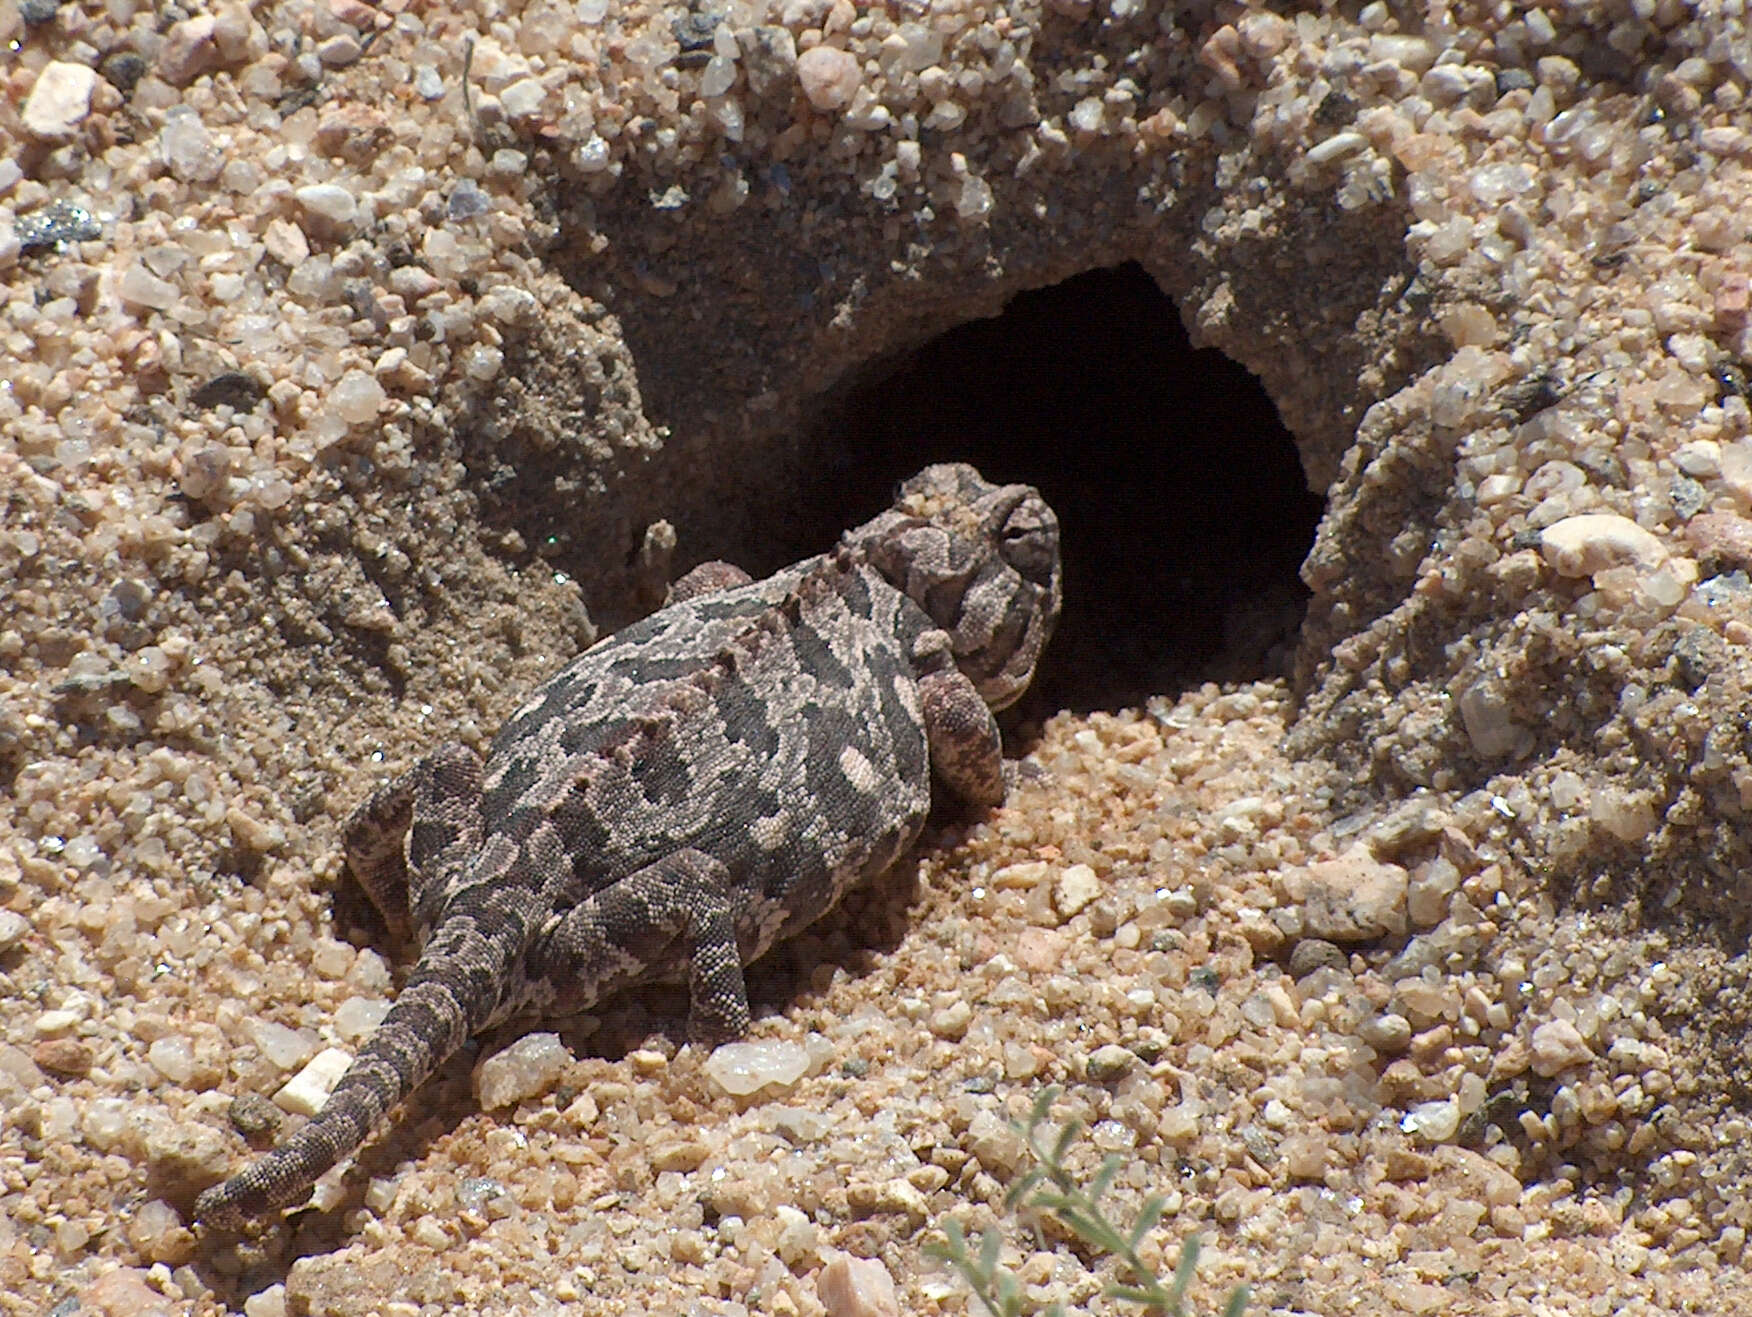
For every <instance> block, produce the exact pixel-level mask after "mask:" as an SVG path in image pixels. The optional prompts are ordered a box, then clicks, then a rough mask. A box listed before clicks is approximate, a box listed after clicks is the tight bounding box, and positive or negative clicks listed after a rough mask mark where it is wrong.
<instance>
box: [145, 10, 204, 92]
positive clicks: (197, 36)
mask: <svg viewBox="0 0 1752 1317" xmlns="http://www.w3.org/2000/svg"><path fill="white" fill-rule="evenodd" d="M217 26H218V20H217V19H215V18H214V17H213V15H212V14H199V15H197V16H196V17H194V18H185V19H184V20H183V21H182V22H180V23H176V24H174V25H172V27H171V29H170V31H169V32H167V33H165V37H164V46H163V47H162V49H160V50H159V52H158V76H159V77H161V78H163V79H164V80H165V81H166V82H168V83H169V84H170V85H171V86H173V87H186V86H188V85H189V83H191V82H193V81H194V80H195V79H196V78H198V77H200V76H201V75H202V74H203V73H206V72H207V71H208V70H210V69H212V68H214V67H215V66H216V65H217V64H218V63H219V47H218V46H217V45H216V44H215V43H214V41H213V30H214V28H215V27H217Z"/></svg>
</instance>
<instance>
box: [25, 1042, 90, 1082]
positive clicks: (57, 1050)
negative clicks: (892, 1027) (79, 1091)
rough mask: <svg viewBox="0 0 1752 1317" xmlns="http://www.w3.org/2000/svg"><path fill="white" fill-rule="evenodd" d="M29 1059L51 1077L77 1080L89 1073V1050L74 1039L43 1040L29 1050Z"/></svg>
mask: <svg viewBox="0 0 1752 1317" xmlns="http://www.w3.org/2000/svg"><path fill="white" fill-rule="evenodd" d="M30 1059H31V1060H32V1061H34V1062H36V1063H37V1065H39V1066H41V1067H42V1068H43V1069H44V1070H46V1071H47V1072H48V1073H49V1074H51V1075H60V1076H61V1077H62V1078H64V1079H78V1078H80V1077H81V1076H83V1075H87V1074H89V1073H90V1072H91V1066H92V1062H93V1061H94V1059H95V1058H94V1057H93V1055H92V1051H91V1048H90V1047H88V1046H86V1044H84V1043H82V1042H80V1041H79V1040H78V1039H75V1038H45V1039H43V1040H42V1041H41V1042H39V1043H37V1044H36V1045H35V1046H34V1047H32V1048H31V1049H30Z"/></svg>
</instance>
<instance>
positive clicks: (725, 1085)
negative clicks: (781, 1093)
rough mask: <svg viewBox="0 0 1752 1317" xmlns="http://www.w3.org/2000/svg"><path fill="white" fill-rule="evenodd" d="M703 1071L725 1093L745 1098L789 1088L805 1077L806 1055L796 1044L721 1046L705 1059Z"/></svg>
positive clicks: (775, 1042) (760, 1043) (738, 1044)
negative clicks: (776, 1089) (766, 1091)
mask: <svg viewBox="0 0 1752 1317" xmlns="http://www.w3.org/2000/svg"><path fill="white" fill-rule="evenodd" d="M705 1071H706V1075H707V1076H708V1077H709V1078H710V1079H711V1080H712V1082H713V1083H715V1084H717V1085H718V1087H719V1088H721V1089H723V1090H724V1091H725V1092H726V1093H732V1094H734V1095H735V1096H737V1097H747V1096H748V1095H749V1094H750V1093H758V1092H759V1091H760V1090H761V1089H763V1088H780V1089H787V1088H790V1087H791V1086H792V1085H794V1084H795V1083H796V1082H797V1081H798V1080H799V1079H801V1078H803V1076H804V1075H806V1074H808V1073H809V1053H808V1052H807V1051H805V1050H804V1049H803V1048H801V1047H799V1046H798V1045H797V1044H796V1043H787V1042H778V1041H773V1042H759V1043H725V1044H724V1045H723V1046H722V1047H719V1048H716V1049H715V1050H714V1051H713V1052H712V1054H711V1055H710V1056H709V1057H707V1058H706V1064H705Z"/></svg>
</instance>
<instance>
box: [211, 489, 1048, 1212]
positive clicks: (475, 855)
mask: <svg viewBox="0 0 1752 1317" xmlns="http://www.w3.org/2000/svg"><path fill="white" fill-rule="evenodd" d="M1058 608H1059V545H1058V523H1057V520H1056V519H1055V518H1054V516H1053V513H1052V510H1051V509H1050V508H1048V507H1047V505H1046V503H1045V502H1044V501H1043V500H1042V499H1041V497H1040V495H1039V494H1038V493H1036V492H1035V491H1034V490H1033V489H1031V488H1029V487H1027V486H1024V485H1001V486H1000V485H992V484H990V483H988V482H987V481H986V480H984V479H983V478H982V477H981V476H980V474H979V473H978V472H977V471H975V470H974V469H973V468H972V467H970V466H964V465H941V466H933V467H928V468H927V469H926V470H924V471H923V472H921V473H920V474H919V475H917V476H915V477H913V479H911V480H910V481H908V482H907V483H906V484H905V485H903V486H902V487H901V489H900V491H899V494H898V496H897V498H896V502H895V504H894V506H893V507H892V508H891V509H889V510H888V511H886V512H884V513H882V514H881V515H880V516H877V517H876V518H874V519H873V520H871V521H869V522H867V523H865V524H864V525H863V526H860V527H858V528H857V529H855V530H853V531H850V532H848V533H847V534H846V535H845V536H844V537H843V538H842V540H841V542H840V544H839V545H838V547H837V548H835V549H834V550H833V551H832V552H831V553H827V554H823V555H821V556H819V557H815V558H808V559H805V560H804V561H802V562H800V563H797V564H796V565H794V566H792V567H789V568H786V569H785V570H783V571H780V572H778V573H776V574H775V575H773V576H771V577H769V578H767V579H766V580H764V581H751V580H749V579H748V577H747V576H746V575H745V574H744V573H742V572H740V571H738V570H737V569H735V568H733V567H729V566H728V565H726V564H722V563H709V564H705V565H703V566H702V567H700V568H696V569H695V570H694V571H693V572H690V573H688V575H686V576H684V577H683V578H682V579H681V580H680V581H678V582H677V583H676V586H675V588H674V590H673V591H672V594H671V602H670V603H669V605H668V606H666V607H665V608H663V609H661V610H660V611H658V612H656V613H654V614H652V615H651V616H650V617H648V618H646V619H645V620H644V621H642V622H640V623H637V624H635V625H634V626H631V627H628V628H627V629H625V630H624V631H621V632H619V633H617V634H615V635H613V636H610V637H608V638H607V639H605V640H603V641H601V642H600V643H598V644H596V645H594V646H592V647H591V648H590V649H589V650H587V651H585V653H584V654H582V655H581V656H580V657H579V658H577V659H576V660H575V661H574V662H572V663H571V664H570V665H569V666H567V667H566V668H564V669H562V670H561V671H560V672H559V673H557V674H556V675H555V676H554V677H553V678H551V679H550V680H549V681H548V682H546V683H545V684H544V685H542V686H541V687H539V688H538V689H537V690H536V691H535V692H534V694H533V695H532V696H531V697H530V698H529V699H528V700H527V701H526V702H525V703H524V704H523V706H522V707H521V708H519V709H518V710H517V711H516V713H514V714H513V715H512V717H511V718H510V720H509V721H508V722H507V723H506V724H505V725H504V727H503V728H502V729H501V730H500V732H499V734H498V736H497V737H496V738H495V739H494V741H493V744H492V748H491V751H490V753H489V754H488V756H487V759H486V762H485V763H484V764H483V763H482V762H481V760H480V758H479V757H478V756H477V755H476V754H475V753H474V752H473V751H471V750H469V749H468V748H467V747H465V746H462V745H459V744H448V745H444V746H441V747H440V748H439V749H437V750H436V751H434V752H433V753H432V754H430V755H429V756H427V757H426V758H425V759H424V760H422V761H421V762H420V763H419V764H418V765H417V766H416V767H415V768H413V769H412V770H411V771H410V772H409V773H407V774H405V775H404V776H402V777H401V778H398V779H397V780H396V781H394V782H392V783H390V784H389V785H388V786H387V787H385V788H383V789H382V790H380V791H379V792H378V793H377V794H376V795H374V796H373V797H372V798H371V799H370V800H368V801H367V802H366V803H365V804H364V805H363V806H361V807H360V809H359V810H358V811H357V812H356V813H355V814H354V815H353V818H352V819H351V820H350V821H349V823H348V825H347V828H346V833H345V836H346V845H347V852H348V861H349V864H350V865H351V867H352V870H353V872H354V874H355V876H356V877H357V878H358V880H359V881H360V883H361V884H362V885H363V886H364V888H365V890H366V892H367V894H368V895H369V896H370V897H371V898H372V900H373V901H374V902H375V903H376V904H377V905H378V906H379V908H380V909H382V911H383V913H384V916H385V918H386V920H387V921H388V922H389V924H390V925H391V927H392V928H394V929H396V930H405V931H411V932H412V934H413V936H414V937H415V938H416V939H419V940H420V941H421V942H422V944H423V945H422V948H421V951H420V956H419V960H418V962H417V963H416V964H415V965H414V967H413V969H412V970H411V972H410V973H409V976H408V979H407V983H406V986H405V987H404V988H403V989H402V991H401V993H400V994H399V996H398V997H397V1000H396V1002H395V1004H394V1006H393V1007H392V1008H391V1009H390V1011H389V1013H388V1015H387V1016H386V1017H385V1018H384V1020H383V1022H382V1024H381V1025H380V1026H379V1027H378V1029H377V1030H376V1032H375V1033H374V1034H373V1035H372V1036H371V1038H370V1039H368V1040H367V1042H366V1043H365V1045H364V1047H363V1048H362V1049H361V1051H360V1053H359V1055H358V1057H357V1058H356V1059H355V1060H354V1062H353V1064H352V1066H351V1068H350V1069H348V1070H347V1072H346V1073H345V1075H343V1077H342V1078H341V1081H340V1083H339V1084H338V1085H337V1086H336V1088H335V1090H334V1092H333V1094H331V1096H330V1097H329V1099H328V1102H327V1104H326V1105H325V1106H324V1107H323V1108H322V1110H321V1111H320V1112H319V1113H318V1114H317V1115H316V1116H315V1117H314V1118H313V1119H312V1120H311V1121H310V1122H309V1123H308V1124H306V1125H305V1126H304V1127H303V1128H301V1129H299V1130H298V1131H297V1132H296V1133H295V1134H293V1136H292V1137H291V1138H290V1139H289V1140H288V1141H287V1142H286V1143H284V1144H283V1145H282V1146H280V1147H279V1148H277V1149H275V1150H274V1151H273V1152H271V1153H269V1154H267V1155H266V1156H264V1157H262V1158H261V1159H260V1160H258V1161H256V1162H255V1163H254V1164H253V1165H251V1166H250V1167H248V1168H247V1169H246V1170H244V1171H243V1172H242V1173H241V1174H238V1175H236V1176H234V1177H232V1178H231V1179H229V1180H227V1181H225V1182H224V1183H223V1184H220V1185H217V1186H215V1187H214V1188H212V1189H209V1190H208V1191H207V1192H206V1193H204V1194H202V1195H201V1197H200V1200H199V1201H198V1202H197V1203H196V1205H195V1212H196V1215H197V1216H198V1217H199V1218H200V1219H201V1220H203V1221H205V1222H207V1223H208V1224H210V1225H214V1226H224V1227H236V1226H239V1225H241V1224H242V1223H244V1222H245V1221H247V1220H248V1219H250V1218H252V1217H258V1216H261V1215H263V1214H265V1213H267V1212H270V1211H272V1210H274V1209H277V1208H282V1207H287V1206H290V1205H292V1204H293V1203H296V1202H298V1201H300V1200H301V1199H303V1198H304V1197H305V1196H306V1195H307V1194H308V1192H309V1190H310V1188H311V1186H312V1184H313V1183H314V1182H315V1181H316V1179H317V1178H318V1177H319V1176H320V1175H322V1174H323V1173H324V1172H325V1171H327V1170H329V1169H330V1168H331V1167H333V1166H334V1165H335V1164H337V1163H338V1162H339V1161H341V1160H342V1159H343V1158H345V1157H348V1156H350V1155H351V1154H352V1153H353V1152H354V1151H356V1150H357V1148H358V1147H359V1145H360V1144H361V1143H362V1142H363V1141H364V1140H365V1139H366V1138H367V1137H368V1136H369V1135H370V1134H371V1133H372V1132H373V1130H374V1129H375V1128H376V1127H377V1126H378V1124H379V1123H380V1122H381V1121H382V1119H383V1118H384V1116H385V1114H386V1113H387V1112H388V1111H389V1109H390V1108H391V1107H393V1106H394V1105H395V1104H396V1103H397V1102H399V1101H401V1100H402V1099H403V1098H404V1097H406V1096H407V1095H408V1094H409V1093H410V1092H411V1091H412V1090H413V1089H414V1088H415V1087H416V1086H417V1085H418V1084H420V1083H421V1082H422V1081H423V1080H424V1079H425V1078H426V1077H427V1076H428V1075H429V1074H431V1073H432V1071H433V1070H434V1069H435V1068H436V1067H437V1066H438V1065H440V1064H441V1063H442V1062H443V1061H444V1060H445V1059H446V1058H447V1057H449V1056H450V1055H451V1054H453V1053H454V1052H455V1051H456V1050H457V1049H458V1048H460V1047H461V1046H462V1045H463V1043H464V1042H465V1041H466V1040H467V1039H468V1038H470V1037H471V1036H472V1035H474V1034H476V1033H479V1032H480V1031H482V1030H484V1029H487V1028H489V1027H490V1026H493V1025H495V1024H498V1023H500V1022H502V1021H505V1020H507V1019H510V1018H512V1017H516V1016H523V1015H564V1014H569V1013H576V1012H578V1011H582V1010H585V1009H587V1008H589V1007H591V1006H592V1005H594V1004H595V1003H596V1002H598V1001H599V1000H600V999H601V998H603V997H604V996H606V995H607V994H610V993H613V992H617V991H620V990H622V989H624V988H627V987H630V986H633V985H636V984H639V983H645V982H651V981H653V980H672V979H685V980H686V982H687V984H688V988H689V1033H690V1036H691V1038H692V1039H693V1040H694V1041H696V1042H699V1043H701V1044H708V1043H715V1042H719V1041H723V1040H725V1039H728V1038H733V1037H736V1036H737V1035H739V1034H741V1033H742V1032H744V1031H745V1030H746V1028H747V1027H748V1023H749V1015H748V999H747V991H746V988H745V985H744V981H743V966H744V965H746V964H747V963H748V962H749V961H751V960H753V959H754V958H755V957H757V956H759V955H760V954H761V953H762V952H764V951H766V950H767V948H769V947H770V946H771V945H772V944H773V943H774V942H776V941H778V940H779V939H781V938H785V937H789V936H791V935H793V934H795V933H796V932H797V931H798V930H800V929H802V928H803V927H805V926H806V925H808V924H810V923H811V922H813V921H814V920H816V919H817V918H819V917H820V916H821V915H822V914H824V913H825V912H826V911H828V910H829V909H831V908H832V907H833V906H834V905H835V903H836V902H838V901H839V900H840V898H841V897H842V896H843V895H844V894H845V893H846V892H847V891H848V890H849V889H851V888H852V887H854V886H856V885H857V884H859V883H862V882H864V881H866V880H868V879H870V878H873V877H874V876H876V875H877V874H879V873H881V872H882V871H883V870H884V869H886V868H888V867H889V866H890V865H891V864H893V863H894V861H895V860H896V859H897V858H899V856H900V855H901V853H902V852H903V851H905V849H906V848H907V847H908V846H909V845H911V844H912V842H913V841H914V840H915V839H916V838H917V836H918V834H919V832H920V830H921V829H922V828H923V826H924V820H925V816H926V813H927V811H928V809H929V806H930V800H931V787H932V781H933V776H934V778H935V781H936V782H937V783H938V784H940V785H941V787H943V788H945V789H946V790H948V791H949V792H950V793H952V794H953V795H955V796H957V797H959V798H961V799H964V800H966V801H969V802H972V803H974V804H977V805H994V804H997V803H999V802H1000V801H1001V800H1002V799H1003V796H1004V772H1003V767H1004V766H1003V761H1002V758H1001V754H1000V746H999V740H998V731H997V725H996V723H995V722H994V720H993V717H992V712H993V710H997V709H1002V708H1004V707H1005V706H1007V705H1009V704H1010V703H1012V702H1013V701H1014V700H1015V699H1016V698H1017V697H1018V696H1019V695H1021V693H1022V691H1023V690H1024V689H1025V688H1026V686H1027V685H1028V682H1029V681H1030V680H1031V679H1032V677H1033V674H1034V667H1035V663H1036V661H1037V660H1038V658H1039V657H1040V652H1041V649H1042V647H1043V646H1044V645H1045V644H1046V641H1047V638H1048V636H1049V635H1050V634H1051V631H1052V628H1053V624H1054V622H1055V621H1056V620H1057V616H1058Z"/></svg>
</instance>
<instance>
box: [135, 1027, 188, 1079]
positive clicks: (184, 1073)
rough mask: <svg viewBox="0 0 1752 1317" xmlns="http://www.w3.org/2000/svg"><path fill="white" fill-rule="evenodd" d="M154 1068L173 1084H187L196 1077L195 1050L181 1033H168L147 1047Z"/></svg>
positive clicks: (148, 1059)
mask: <svg viewBox="0 0 1752 1317" xmlns="http://www.w3.org/2000/svg"><path fill="white" fill-rule="evenodd" d="M146 1060H147V1061H148V1062H150V1063H151V1065H152V1068H153V1069H154V1070H156V1071H157V1072H158V1073H159V1074H161V1075H163V1076H164V1077H165V1078H166V1079H168V1080H169V1081H170V1082H171V1083H173V1084H186V1083H188V1082H189V1080H190V1079H192V1078H193V1077H194V1073H195V1052H194V1048H192V1047H191V1046H190V1045H189V1040H188V1039H187V1038H185V1037H183V1036H182V1035H181V1034H174V1033H173V1034H166V1035H165V1036H164V1037H162V1038H160V1039H158V1040H157V1041H155V1042H154V1043H153V1044H152V1046H150V1047H148V1048H147V1049H146Z"/></svg>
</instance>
